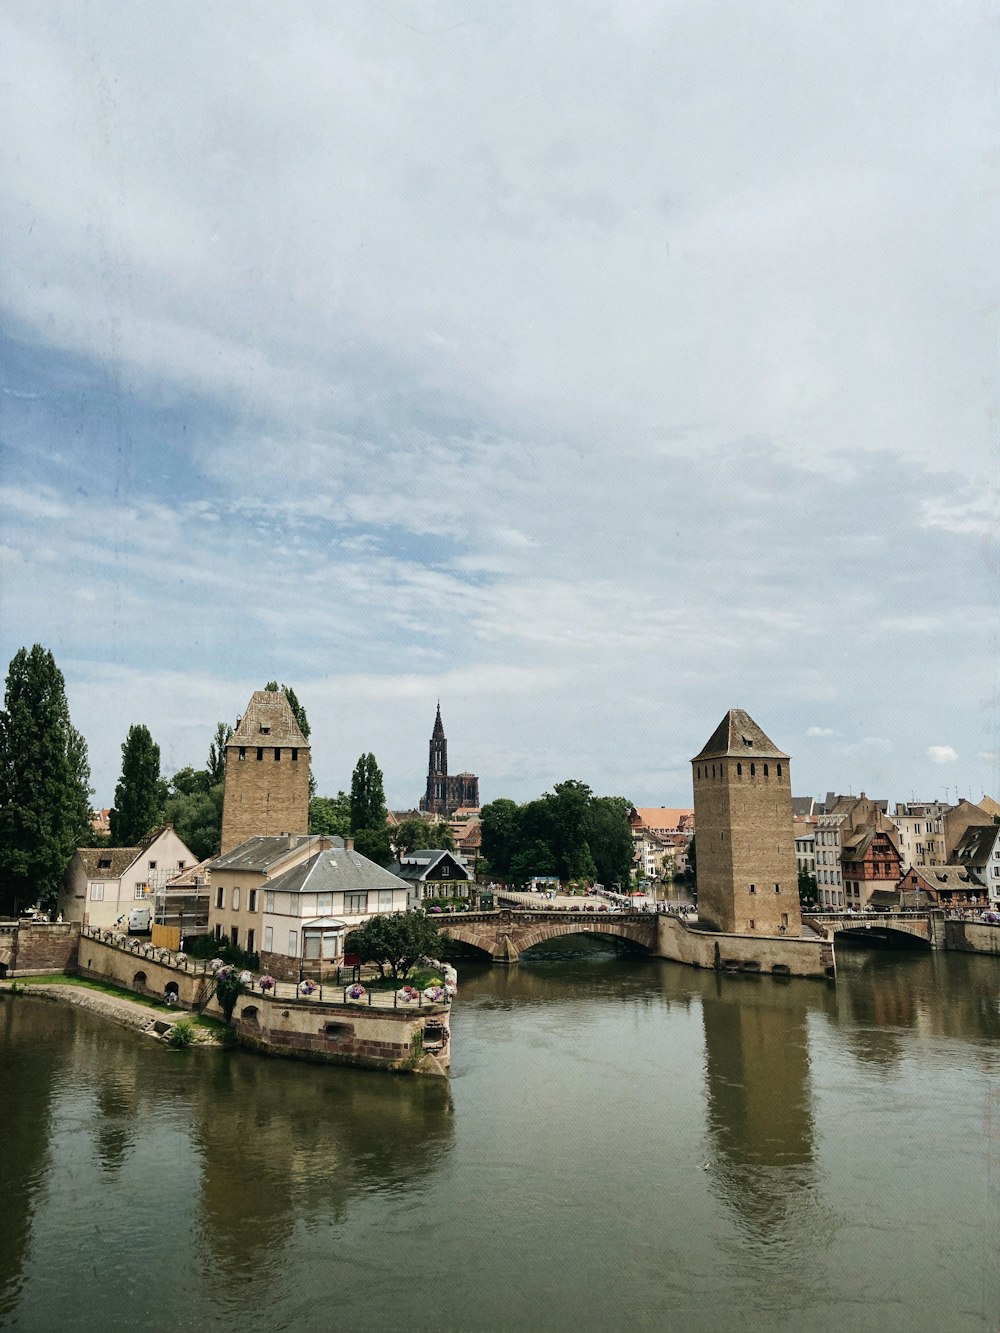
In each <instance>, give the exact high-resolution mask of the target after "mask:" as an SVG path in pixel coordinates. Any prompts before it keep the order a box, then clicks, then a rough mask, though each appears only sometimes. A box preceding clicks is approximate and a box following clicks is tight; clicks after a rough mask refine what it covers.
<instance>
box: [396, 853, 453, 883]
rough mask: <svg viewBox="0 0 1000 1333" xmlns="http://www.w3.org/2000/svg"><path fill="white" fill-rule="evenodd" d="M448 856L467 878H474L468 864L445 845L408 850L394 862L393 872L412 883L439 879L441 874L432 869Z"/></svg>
mask: <svg viewBox="0 0 1000 1333" xmlns="http://www.w3.org/2000/svg"><path fill="white" fill-rule="evenodd" d="M446 856H447V857H450V858H451V860H452V862H453V863H454V864H455V865H456V866H457V867H458V869H459V870H460V871H461V874H462V876H463V877H464V878H465V879H467V880H471V879H472V876H471V875H470V874H469V868H468V866H464V865H463V864H462V861H461V858H460V857H458V856H456V855H455V853H454V852H449V851H448V850H447V849H446V848H444V847H421V848H418V849H417V850H416V851H412V852H407V853H406V855H405V856H404V857H403V859H402V860H401V861H396V862H395V863H394V864H393V867H392V869H393V873H394V874H396V875H399V876H400V877H401V878H402V879H404V880H409V881H410V882H411V883H412V882H413V881H415V880H416V881H421V880H425V879H439V878H440V876H435V875H434V874H432V871H434V870H436V869H437V867H438V865H439V864H440V863H441V862H442V861H443V860H444V858H445V857H446ZM456 878H457V877H456Z"/></svg>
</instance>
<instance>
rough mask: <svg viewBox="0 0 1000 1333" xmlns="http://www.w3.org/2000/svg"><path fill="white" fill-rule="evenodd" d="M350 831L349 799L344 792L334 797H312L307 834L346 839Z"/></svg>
mask: <svg viewBox="0 0 1000 1333" xmlns="http://www.w3.org/2000/svg"><path fill="white" fill-rule="evenodd" d="M350 831H351V798H350V797H349V796H348V794H347V792H346V791H339V792H337V794H336V796H314V797H313V798H312V800H311V801H310V802H309V832H310V833H326V834H328V835H333V836H336V837H338V838H346V837H347V836H348V835H349V834H350Z"/></svg>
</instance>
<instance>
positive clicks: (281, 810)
mask: <svg viewBox="0 0 1000 1333" xmlns="http://www.w3.org/2000/svg"><path fill="white" fill-rule="evenodd" d="M308 828H309V742H308V741H307V740H306V738H305V736H303V734H302V731H301V729H300V728H299V724H298V722H297V721H296V720H295V714H294V713H293V712H292V709H291V705H290V704H289V702H288V700H287V698H286V697H285V695H284V694H283V693H282V692H281V691H280V690H276V691H272V690H256V691H255V692H254V694H253V695H252V697H251V699H250V702H249V703H248V704H247V708H246V712H245V713H244V714H243V716H242V717H241V718H238V719H237V722H236V730H235V731H234V732H233V735H232V737H231V739H230V741H229V743H228V745H227V746H226V778H225V786H224V788H223V804H222V847H221V852H222V855H225V853H226V852H228V851H231V850H232V848H234V847H238V846H239V845H240V844H241V843H243V842H246V840H247V839H248V838H256V837H270V836H272V835H276V834H282V833H296V834H297V833H306V832H307V830H308Z"/></svg>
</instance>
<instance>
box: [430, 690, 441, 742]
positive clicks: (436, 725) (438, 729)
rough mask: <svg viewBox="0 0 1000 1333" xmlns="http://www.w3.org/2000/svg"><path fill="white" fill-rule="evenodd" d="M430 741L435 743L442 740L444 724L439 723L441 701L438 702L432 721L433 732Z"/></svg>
mask: <svg viewBox="0 0 1000 1333" xmlns="http://www.w3.org/2000/svg"><path fill="white" fill-rule="evenodd" d="M432 739H433V740H436V741H443V740H444V723H443V722H442V721H441V700H440V699H439V700H438V707H437V717H436V718H435V719H434V732H433V735H432Z"/></svg>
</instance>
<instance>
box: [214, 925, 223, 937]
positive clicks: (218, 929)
mask: <svg viewBox="0 0 1000 1333" xmlns="http://www.w3.org/2000/svg"><path fill="white" fill-rule="evenodd" d="M215 938H216V939H217V940H221V939H222V927H221V926H220V925H219V924H218V922H216V926H215Z"/></svg>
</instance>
